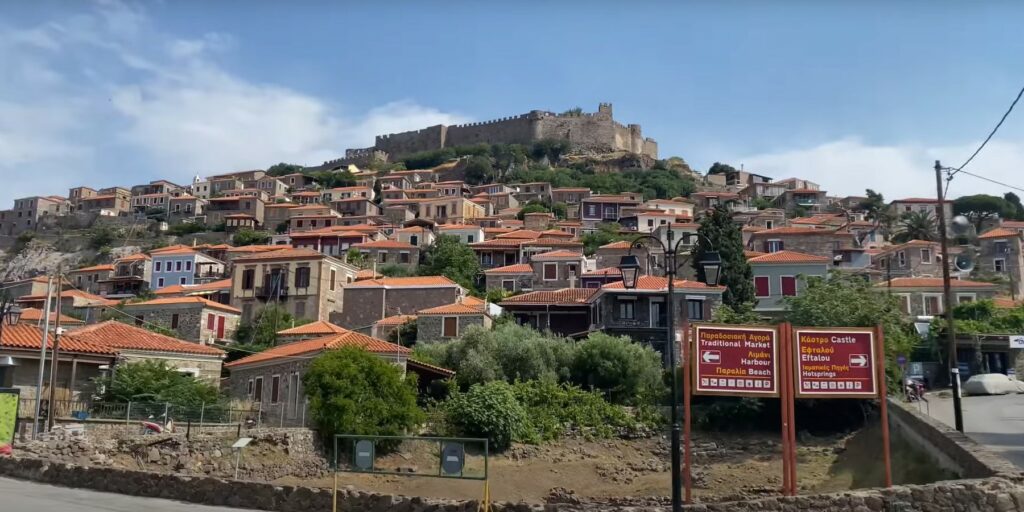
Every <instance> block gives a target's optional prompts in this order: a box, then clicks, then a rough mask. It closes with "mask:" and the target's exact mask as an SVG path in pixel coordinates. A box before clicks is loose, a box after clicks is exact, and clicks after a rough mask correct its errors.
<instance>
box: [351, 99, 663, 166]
mask: <svg viewBox="0 0 1024 512" xmlns="http://www.w3.org/2000/svg"><path fill="white" fill-rule="evenodd" d="M543 139H560V140H566V141H568V142H569V145H570V151H579V152H598V153H600V152H615V151H629V152H633V153H638V154H644V155H647V156H650V157H651V158H657V157H658V154H657V143H656V142H654V140H653V139H650V138H647V139H645V138H643V136H642V131H641V128H640V125H639V124H630V125H624V124H622V123H620V122H618V121H615V120H614V119H613V117H612V104H611V103H600V104H598V108H597V112H579V113H575V112H573V113H563V114H556V113H554V112H551V111H547V110H531V111H529V112H528V113H525V114H520V115H515V116H507V117H500V118H496V119H489V120H486V121H477V122H471V123H463V124H457V125H435V126H430V127H427V128H421V129H419V130H411V131H407V132H402V133H389V134H386V135H378V136H377V137H376V139H375V140H376V143H375V144H374V146H373V147H371V148H360V149H355V150H349V151H352V153H349V151H346V152H345V156H346V158H345V159H342V160H346V159H349V158H367V157H371V156H374V157H376V156H378V155H380V154H383V155H385V158H387V157H390V158H401V157H403V156H405V155H409V154H412V153H418V152H421V151H431V150H436V149H442V148H445V147H452V146H463V145H473V144H524V145H528V144H532V143H534V142H537V141H539V140H543ZM375 152H376V153H375Z"/></svg>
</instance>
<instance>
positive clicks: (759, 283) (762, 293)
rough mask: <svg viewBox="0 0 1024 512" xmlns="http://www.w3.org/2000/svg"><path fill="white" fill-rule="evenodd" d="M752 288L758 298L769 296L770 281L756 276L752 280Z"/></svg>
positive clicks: (765, 277) (764, 277)
mask: <svg viewBox="0 0 1024 512" xmlns="http://www.w3.org/2000/svg"><path fill="white" fill-rule="evenodd" d="M754 288H755V290H756V291H757V296H758V297H768V296H769V295H771V294H772V293H771V279H770V278H769V277H768V276H757V277H755V278H754Z"/></svg>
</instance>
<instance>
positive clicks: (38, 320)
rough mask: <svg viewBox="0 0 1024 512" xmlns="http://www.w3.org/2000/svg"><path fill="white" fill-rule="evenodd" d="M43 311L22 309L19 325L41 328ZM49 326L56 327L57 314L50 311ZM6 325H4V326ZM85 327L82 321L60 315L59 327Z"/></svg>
mask: <svg viewBox="0 0 1024 512" xmlns="http://www.w3.org/2000/svg"><path fill="white" fill-rule="evenodd" d="M43 316H44V315H43V310H41V309H36V308H22V309H21V317H20V318H18V323H19V324H25V325H35V326H41V325H42V323H43ZM48 321H49V322H50V325H56V322H57V312H56V311H51V312H50V316H49V318H48ZM5 325H6V324H5ZM83 325H85V321H84V320H79V319H77V318H75V317H73V316H67V315H65V314H63V313H62V314H61V315H60V326H61V327H64V328H74V327H81V326H83Z"/></svg>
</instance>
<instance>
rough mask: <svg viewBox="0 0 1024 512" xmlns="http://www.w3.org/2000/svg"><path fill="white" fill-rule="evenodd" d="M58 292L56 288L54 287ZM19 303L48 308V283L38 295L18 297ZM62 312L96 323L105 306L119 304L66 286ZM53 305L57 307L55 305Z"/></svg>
mask: <svg viewBox="0 0 1024 512" xmlns="http://www.w3.org/2000/svg"><path fill="white" fill-rule="evenodd" d="M54 292H55V293H56V289H54ZM17 303H18V305H19V306H21V307H22V308H36V309H46V285H45V283H44V284H43V292H42V293H41V294H38V295H23V296H21V297H18V299H17ZM60 304H61V306H60V307H61V313H62V314H65V315H74V316H76V317H78V318H83V319H84V320H85V322H86V323H94V322H96V320H97V319H98V318H99V316H100V311H101V310H102V309H103V308H109V307H113V306H117V301H116V300H110V299H106V298H104V297H100V296H99V295H94V294H91V293H89V292H85V291H82V290H76V289H73V288H72V289H70V290H69V289H68V288H66V287H65V288H64V289H63V290H62V291H61V293H60ZM53 307H56V306H55V305H54V306H53Z"/></svg>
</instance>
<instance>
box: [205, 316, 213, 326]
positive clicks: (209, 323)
mask: <svg viewBox="0 0 1024 512" xmlns="http://www.w3.org/2000/svg"><path fill="white" fill-rule="evenodd" d="M213 318H214V317H213V313H207V314H206V328H207V329H213Z"/></svg>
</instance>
